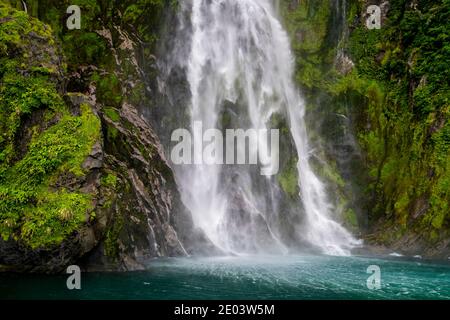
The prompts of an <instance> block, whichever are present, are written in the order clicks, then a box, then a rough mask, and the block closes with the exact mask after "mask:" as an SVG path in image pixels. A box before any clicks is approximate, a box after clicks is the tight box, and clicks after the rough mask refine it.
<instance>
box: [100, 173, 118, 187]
mask: <svg viewBox="0 0 450 320" xmlns="http://www.w3.org/2000/svg"><path fill="white" fill-rule="evenodd" d="M101 183H102V186H105V187H108V188H112V189H115V188H116V186H117V176H115V175H114V174H112V173H108V174H107V175H106V176H103V177H102V179H101Z"/></svg>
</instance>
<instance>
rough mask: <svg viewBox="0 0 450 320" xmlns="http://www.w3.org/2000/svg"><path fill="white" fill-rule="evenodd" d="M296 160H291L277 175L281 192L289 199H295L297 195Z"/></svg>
mask: <svg viewBox="0 0 450 320" xmlns="http://www.w3.org/2000/svg"><path fill="white" fill-rule="evenodd" d="M296 164H297V160H296V159H295V158H292V159H291V160H290V162H289V163H288V164H287V165H286V168H284V169H283V171H281V172H280V173H279V174H278V175H277V178H278V182H279V183H280V186H281V188H282V189H283V191H284V192H285V193H286V194H287V195H289V196H290V197H295V196H297V195H298V194H299V192H300V190H299V187H298V172H297V166H296Z"/></svg>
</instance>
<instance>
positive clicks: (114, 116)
mask: <svg viewBox="0 0 450 320" xmlns="http://www.w3.org/2000/svg"><path fill="white" fill-rule="evenodd" d="M103 112H104V113H105V114H106V116H107V117H108V118H110V119H111V120H112V121H114V122H119V121H120V115H119V113H118V112H117V111H116V109H114V108H108V107H106V108H103Z"/></svg>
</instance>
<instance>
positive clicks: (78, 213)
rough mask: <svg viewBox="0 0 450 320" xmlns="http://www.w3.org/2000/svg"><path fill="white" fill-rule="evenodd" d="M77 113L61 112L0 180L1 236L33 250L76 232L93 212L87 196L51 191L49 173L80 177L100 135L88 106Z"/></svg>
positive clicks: (95, 120) (58, 241) (57, 242)
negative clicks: (64, 173) (69, 173)
mask: <svg viewBox="0 0 450 320" xmlns="http://www.w3.org/2000/svg"><path fill="white" fill-rule="evenodd" d="M81 111H82V115H81V116H80V117H74V116H71V115H69V114H68V112H64V116H63V117H62V118H61V119H60V121H59V122H58V123H57V124H55V125H54V126H52V127H50V128H49V129H47V130H45V131H44V132H42V133H41V134H40V135H38V136H37V137H35V138H34V140H33V141H32V142H31V143H30V145H29V148H28V152H27V153H26V154H25V156H24V157H23V158H22V159H21V160H20V161H18V162H16V163H15V164H14V165H11V166H10V167H8V168H7V170H6V171H5V173H4V175H3V177H2V178H1V179H0V234H1V236H2V238H3V239H5V240H7V239H9V238H11V237H12V238H14V239H16V240H19V241H22V242H24V243H25V244H27V245H29V246H30V247H32V248H45V247H49V246H53V245H57V244H59V243H61V241H63V240H64V239H65V238H66V237H67V236H69V235H70V234H72V233H73V232H74V231H76V230H78V229H79V228H80V227H81V226H82V224H83V223H84V222H86V221H85V217H86V215H87V214H88V213H89V211H90V210H92V204H91V196H90V195H89V194H84V193H81V192H68V191H66V190H64V189H62V190H57V191H54V190H52V188H51V187H50V182H51V181H53V180H54V179H53V177H55V176H58V175H59V174H61V173H63V172H71V173H72V174H74V175H77V176H82V175H83V174H84V170H83V168H82V164H83V162H84V160H85V159H86V157H87V156H88V155H89V153H90V151H91V149H92V146H93V145H94V143H95V141H97V139H98V138H99V135H100V121H99V119H98V118H97V117H96V116H95V115H94V114H93V113H92V111H91V110H90V107H89V106H88V105H82V106H81Z"/></svg>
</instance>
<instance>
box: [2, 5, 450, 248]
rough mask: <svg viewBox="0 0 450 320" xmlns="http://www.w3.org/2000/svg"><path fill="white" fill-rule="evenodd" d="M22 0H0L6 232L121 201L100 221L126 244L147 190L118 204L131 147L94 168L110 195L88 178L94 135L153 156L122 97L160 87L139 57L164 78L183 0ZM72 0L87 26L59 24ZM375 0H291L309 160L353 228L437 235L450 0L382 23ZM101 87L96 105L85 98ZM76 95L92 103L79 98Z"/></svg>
mask: <svg viewBox="0 0 450 320" xmlns="http://www.w3.org/2000/svg"><path fill="white" fill-rule="evenodd" d="M372 2H374V3H375V2H376V1H372ZM372 2H370V3H372ZM26 3H27V7H28V13H25V12H24V11H23V10H22V9H23V3H22V1H17V0H0V236H1V239H2V241H5V242H6V241H17V242H18V243H20V244H21V245H24V246H26V247H28V248H31V249H33V250H34V249H43V248H51V247H57V246H58V245H61V243H63V241H64V240H66V239H67V238H68V237H69V236H72V235H73V234H75V233H77V232H79V231H80V229H81V228H82V227H83V226H85V225H88V224H90V223H94V221H96V219H97V218H98V215H99V212H98V210H99V208H100V210H102V209H108V210H109V209H111V208H112V209H111V211H114V210H115V211H114V212H113V213H112V214H111V216H108V219H109V220H108V219H106V218H105V219H103V220H108V223H106V222H103V220H102V223H104V224H105V226H103V225H102V228H104V229H101V231H102V232H99V233H101V236H100V237H103V235H104V238H105V253H106V254H107V255H109V256H117V255H118V252H119V242H118V239H119V238H120V237H121V236H122V237H123V234H124V233H126V232H125V231H126V230H125V231H123V230H124V228H126V227H127V225H129V224H130V219H126V218H124V217H123V215H122V214H121V213H120V212H119V211H121V210H122V211H123V212H125V211H126V210H129V211H130V212H135V211H136V209H135V208H136V207H133V205H131V204H130V205H128V203H125V201H130V203H133V201H135V202H138V201H137V200H135V198H132V197H131V196H129V195H126V196H124V198H123V200H122V202H123V203H122V205H123V207H121V208H120V209H117V210H116V209H114V208H115V207H114V202H115V197H116V196H117V193H118V192H116V191H115V190H116V189H120V190H121V191H123V192H125V193H126V192H131V191H130V190H131V189H132V187H131V185H132V183H133V182H130V181H129V180H127V179H131V178H129V177H127V176H126V174H127V173H126V169H124V168H118V167H120V165H123V162H126V161H127V160H128V158H132V157H130V156H129V154H126V155H125V156H123V157H122V158H120V157H119V156H117V158H120V161H118V160H117V159H113V160H111V158H112V157H110V158H109V161H110V163H107V164H106V167H105V168H103V169H102V172H101V177H100V178H99V179H100V181H101V186H102V188H103V189H102V191H101V192H100V193H101V195H102V196H103V198H102V201H98V199H96V196H97V195H94V194H93V193H92V192H87V191H86V190H83V188H81V187H80V185H81V183H80V181H83V180H86V176H87V175H88V174H89V173H88V170H87V169H86V168H85V167H84V163H85V160H86V158H87V157H88V156H89V154H90V153H91V151H92V148H93V147H94V145H95V144H96V143H97V142H99V141H103V142H104V144H105V145H106V146H105V148H106V151H108V152H110V154H112V155H113V156H114V155H117V154H120V153H121V152H129V153H132V152H137V153H140V156H141V157H139V155H138V156H136V158H139V159H142V161H143V162H142V163H144V162H146V161H149V162H151V160H154V159H150V158H149V157H151V156H152V155H153V154H154V153H155V152H154V147H153V146H149V145H145V143H143V142H142V141H141V140H140V139H139V134H140V133H141V132H140V130H141V131H144V130H142V128H140V129H136V127H135V126H134V124H132V123H130V122H129V121H126V120H124V119H123V114H122V113H121V112H122V108H123V105H124V104H127V105H128V104H131V105H135V106H137V107H139V106H145V107H151V106H152V103H153V100H152V99H150V98H149V97H148V93H149V91H150V90H151V89H154V88H150V89H148V88H145V86H146V85H148V83H145V82H144V81H142V79H141V76H142V74H140V73H139V72H142V71H143V73H145V77H146V78H152V77H155V74H156V66H155V65H156V58H155V56H154V52H155V50H156V47H157V44H158V33H157V31H158V32H159V31H160V28H161V24H162V22H163V21H164V14H165V13H166V11H167V9H168V8H172V9H174V8H176V7H177V1H173V0H139V1H131V0H130V1H128V0H126V1H103V0H73V1H68V0H63V1H59V0H41V1H37V0H35V1H26ZM330 3H331V4H330ZM72 4H76V5H79V6H80V7H81V9H82V12H83V15H82V30H71V31H69V30H67V28H65V19H66V18H67V14H66V12H65V10H66V8H67V7H68V6H69V5H72ZM367 4H368V2H367V1H357V0H349V1H344V0H339V1H333V2H330V1H328V0H305V1H294V0H284V1H281V5H282V14H283V17H284V19H285V25H286V27H287V29H288V31H289V33H290V35H291V37H292V47H293V51H294V53H295V56H296V73H295V75H296V81H297V83H298V84H299V85H300V87H301V88H302V91H303V94H304V96H305V99H306V103H307V107H308V115H307V117H308V120H314V121H308V123H309V124H310V125H311V129H312V134H311V139H312V140H313V142H314V144H315V145H316V146H317V149H316V155H317V157H316V158H315V159H313V160H314V161H313V162H314V163H313V165H314V167H315V169H316V170H317V171H318V172H319V173H320V174H321V176H322V177H323V178H324V179H325V180H326V181H328V182H329V185H330V193H331V194H332V196H333V199H332V200H334V201H335V203H336V206H337V208H338V211H339V212H338V214H339V215H341V216H342V217H343V219H344V221H345V223H346V225H347V226H348V227H350V228H352V229H353V231H355V232H360V231H361V232H362V231H363V232H365V233H367V234H368V235H367V236H366V238H367V239H368V240H370V241H372V242H373V243H383V244H393V243H396V242H399V241H400V242H401V241H403V239H408V238H413V239H420V241H419V240H418V241H417V243H419V242H421V241H423V242H424V243H426V245H428V244H430V245H431V246H436V244H439V243H444V242H445V241H447V240H446V239H448V238H449V230H450V225H449V223H450V207H449V206H450V152H449V147H450V124H449V117H450V103H449V98H450V88H449V85H450V83H449V81H450V80H449V79H450V74H449V73H450V68H449V67H450V66H449V63H450V44H449V40H450V39H449V32H450V22H449V21H450V0H434V1H431V0H430V1H426V0H424V1H420V2H417V1H412V0H391V1H389V7H388V8H385V9H386V11H385V12H383V15H384V16H383V21H382V28H381V29H380V30H367V28H366V27H365V16H364V13H365V9H366V6H367ZM136 44H139V45H136ZM137 60H139V61H137ZM138 65H139V68H138ZM138 69H139V71H138ZM92 88H95V99H96V100H95V104H96V105H95V106H94V105H93V104H94V103H88V102H87V101H88V100H89V99H87V97H86V96H88V95H89V94H91V93H92ZM68 92H74V93H68ZM78 95H80V97H81V98H80V99H81V101H82V103H81V104H80V105H79V106H77V107H76V108H73V105H72V104H71V103H70V101H71V100H72V99H76V97H78ZM85 95H86V96H85ZM91 102H92V101H91ZM318 119H321V121H317V120H318ZM275 120H276V119H275ZM275 120H274V121H275ZM127 130H129V132H128V133H129V135H128V136H127V135H125V134H124V132H126V131H127ZM286 132H287V131H286ZM131 134H135V136H133V139H134V140H133V141H131V140H130V136H131ZM352 138H356V139H354V141H353V140H352ZM130 145H132V147H131V146H130ZM321 160H325V161H321ZM130 161H136V162H135V163H132V164H130V163H127V165H128V166H129V167H131V166H133V165H134V166H135V167H136V168H137V169H136V168H135V169H136V170H137V171H139V170H140V169H142V165H141V162H138V161H137V160H135V159H134V158H133V159H132V160H130ZM154 161H155V163H156V164H155V166H158V167H157V169H158V170H160V171H163V172H164V174H167V175H169V173H168V171H169V170H168V169H167V168H166V167H164V165H162V164H161V163H160V162H158V161H159V160H154ZM295 164H296V159H295V158H294V156H292V157H291V158H289V157H286V158H285V159H283V170H282V172H280V175H279V176H278V180H279V182H280V185H281V187H282V188H283V189H284V191H285V192H286V194H287V195H289V196H292V197H294V196H296V194H298V186H297V176H296V175H297V174H296V170H295ZM124 166H126V165H124ZM152 170H153V169H152ZM166 171H167V172H166ZM124 172H125V173H124ZM153 173H154V172H152V174H153ZM141 175H142V173H141ZM153 180H154V181H156V180H157V179H153ZM153 180H152V181H153ZM163 180H170V179H163ZM149 184H150V183H149ZM156 184H158V183H156ZM139 191H141V190H139ZM152 197H153V195H152ZM155 197H156V196H155ZM131 198H132V199H133V201H132V200H130V199H131ZM152 200H154V201H156V200H155V199H153V198H152ZM98 203H101V205H98ZM152 205H153V204H152ZM125 207H126V208H125ZM113 209H114V210H113ZM140 218H142V219H143V221H144V220H145V219H147V218H146V216H145V215H142V217H140ZM99 220H101V219H99ZM110 221H115V222H116V223H112V222H110ZM106 225H107V226H106ZM146 236H147V235H146V234H144V232H143V234H142V235H137V234H136V238H138V237H141V238H142V241H147V238H146ZM161 237H162V236H161ZM413 242H414V241H413ZM426 245H425V246H426Z"/></svg>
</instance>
